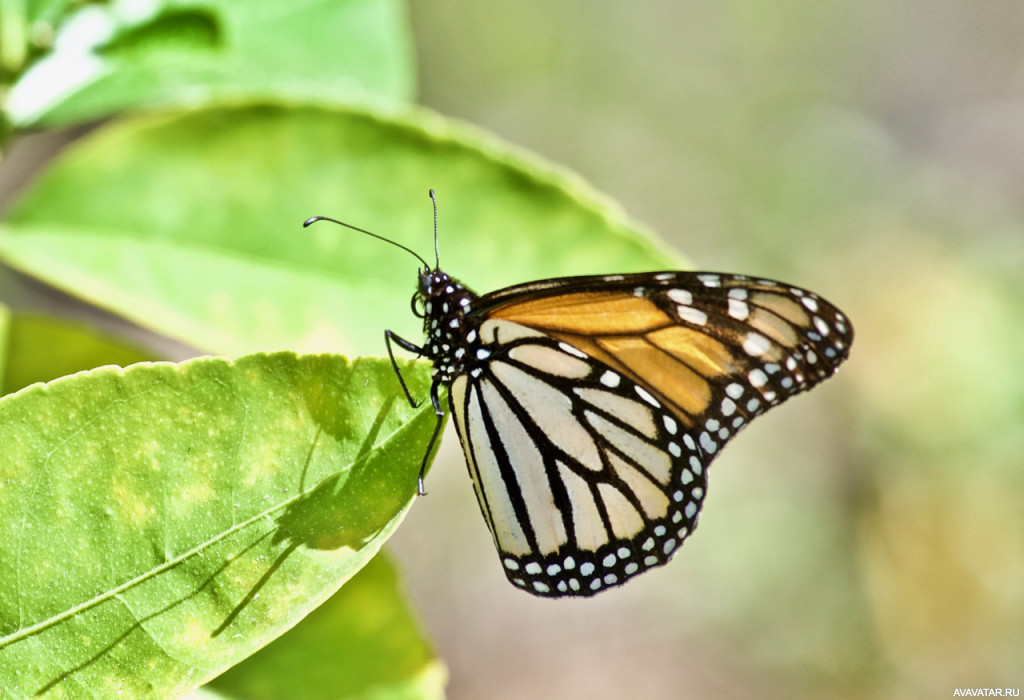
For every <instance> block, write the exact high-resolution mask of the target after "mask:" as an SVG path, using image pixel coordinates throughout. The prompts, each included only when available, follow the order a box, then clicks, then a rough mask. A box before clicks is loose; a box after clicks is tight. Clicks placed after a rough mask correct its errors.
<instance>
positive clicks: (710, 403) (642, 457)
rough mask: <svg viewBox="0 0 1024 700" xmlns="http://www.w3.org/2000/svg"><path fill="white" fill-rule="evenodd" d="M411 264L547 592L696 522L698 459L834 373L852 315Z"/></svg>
mask: <svg viewBox="0 0 1024 700" xmlns="http://www.w3.org/2000/svg"><path fill="white" fill-rule="evenodd" d="M430 197H431V200H432V201H433V202H434V244H435V264H434V265H433V266H431V265H430V264H429V263H427V262H426V261H425V260H424V259H423V258H422V257H420V256H419V255H418V254H416V253H415V252H414V251H412V250H411V249H409V248H406V247H405V246H402V245H401V244H399V243H396V242H394V241H390V240H389V239H386V238H383V237H382V236H378V235H377V234H373V233H370V232H369V231H365V230H363V229H359V228H357V227H354V226H351V225H349V224H344V223H342V222H339V221H335V220H334V219H327V217H313V218H311V219H309V220H307V221H306V224H305V225H309V224H311V223H313V222H314V221H317V220H321V219H327V220H330V221H334V222H335V223H341V224H342V225H344V226H347V227H349V228H353V229H355V230H358V231H361V232H362V233H367V234H369V235H371V236H374V237H375V238H380V239H381V240H385V241H387V242H389V243H392V244H393V245H395V246H397V247H399V248H403V249H404V250H406V251H408V252H410V253H412V254H413V255H414V256H416V257H417V258H418V259H419V261H420V262H421V263H422V265H423V267H422V268H421V269H420V270H419V283H418V288H417V291H416V293H415V295H414V296H413V312H414V313H415V314H416V315H417V316H420V317H421V318H422V319H423V329H424V333H425V336H426V339H425V341H424V343H423V345H416V344H415V343H412V342H410V341H408V340H405V339H404V338H401V337H399V336H397V335H396V334H394V333H392V332H391V331H385V339H386V344H387V348H388V355H389V357H390V358H391V362H392V365H393V366H394V368H395V372H396V374H397V375H398V379H399V382H400V383H401V386H402V388H403V390H404V391H405V394H406V397H407V398H408V400H409V402H410V404H412V405H413V406H417V405H418V404H417V402H416V401H415V400H414V398H413V397H412V395H411V394H410V393H409V390H408V388H407V387H406V384H405V381H404V380H403V379H402V375H401V373H400V372H399V371H398V366H397V364H396V363H395V356H394V352H393V349H392V344H395V345H398V346H399V347H400V348H402V349H404V350H407V351H409V352H411V353H414V354H416V355H418V356H421V357H424V358H427V359H429V360H430V361H431V362H433V380H432V384H431V387H430V400H431V403H432V405H433V408H434V412H435V414H436V415H437V423H436V424H435V428H434V433H433V436H432V438H431V442H430V446H429V447H428V449H427V453H426V455H425V456H424V462H423V466H422V468H421V471H420V482H419V487H420V488H419V490H420V493H421V494H422V493H424V489H423V473H424V471H425V469H426V466H427V465H426V461H427V456H429V454H430V451H431V449H432V448H433V445H434V443H435V442H436V441H437V439H438V437H439V435H440V431H441V427H442V425H443V419H444V415H445V409H444V407H443V406H442V403H441V399H440V389H441V388H442V387H444V388H446V389H447V393H448V412H449V413H450V414H451V415H452V417H453V419H454V422H455V427H456V430H457V432H458V435H459V439H460V441H461V442H462V448H463V452H464V453H465V457H466V463H467V466H468V469H469V475H470V477H471V479H472V482H473V488H474V490H475V492H476V497H477V501H478V502H479V505H480V511H481V513H482V514H483V517H484V520H485V521H486V522H487V526H488V528H489V529H490V531H491V535H492V536H493V538H494V544H495V546H496V547H497V550H498V553H499V557H500V560H501V566H502V568H503V569H504V572H505V574H506V576H507V577H508V579H509V580H510V581H511V582H512V583H513V584H514V585H516V586H517V587H519V588H521V589H523V590H526V591H528V592H530V593H532V594H534V595H538V596H544V597H561V596H591V595H594V594H596V593H598V592H600V591H603V590H606V589H609V588H612V587H614V586H618V585H621V584H622V583H624V582H626V581H627V580H629V579H631V578H632V577H634V576H637V575H639V574H641V573H643V572H644V571H646V570H648V569H650V568H652V567H655V566H659V565H661V564H664V563H666V562H667V561H668V560H669V559H670V558H671V557H672V555H673V553H674V552H675V551H676V550H677V549H678V548H679V546H680V545H681V544H682V543H683V542H684V541H685V540H686V538H687V537H689V536H690V534H691V533H692V532H693V530H694V528H695V527H696V526H697V519H698V516H699V514H700V510H701V505H702V504H703V502H704V498H705V496H706V494H707V472H708V466H709V465H710V464H711V462H712V461H713V460H714V458H715V457H716V456H717V455H718V454H719V453H720V452H721V450H722V448H723V447H724V446H725V444H726V443H727V442H728V441H729V440H731V439H732V438H733V436H735V435H736V433H737V432H738V431H739V430H740V429H742V428H743V427H744V426H746V425H747V424H748V423H749V422H750V421H751V420H752V419H754V418H756V417H757V416H759V415H761V414H762V413H764V412H765V411H767V410H768V409H770V408H772V407H773V406H777V405H779V404H780V403H782V402H783V401H785V400H786V399H788V398H789V397H791V396H793V395H794V394H798V393H800V392H802V391H806V390H808V389H810V388H811V387H813V386H815V385H816V384H818V383H819V382H821V381H823V380H825V379H827V378H828V377H830V376H832V374H833V373H834V372H835V371H836V369H837V368H838V367H839V365H840V364H841V363H842V362H843V361H844V360H845V359H846V357H847V356H848V354H849V350H850V344H851V343H852V341H853V328H852V326H851V324H850V322H849V320H848V319H847V317H846V316H845V315H844V314H843V313H842V312H841V311H840V310H839V309H837V308H836V307H835V306H833V305H832V304H830V303H829V302H827V301H826V300H824V299H823V298H822V297H820V296H818V295H817V294H814V293H812V292H809V291H807V290H805V289H802V288H800V287H795V286H792V285H788V284H783V283H781V282H776V281H774V280H768V279H760V278H754V277H747V276H745V275H736V274H723V273H715V272H679V271H669V272H648V273H640V274H621V275H593V276H582V277H560V278H555V279H546V280H539V281H535V282H527V283H525V284H519V285H515V286H512V287H507V288H505V289H499V290H497V291H494V292H490V293H489V294H484V295H482V296H480V295H477V294H476V293H474V292H473V291H471V290H470V289H468V288H467V287H466V286H465V285H463V284H462V283H460V282H459V281H458V280H457V279H455V278H453V277H451V276H450V275H449V274H447V273H446V272H444V271H442V270H441V269H440V264H439V262H437V260H439V256H438V255H437V200H436V198H435V196H434V192H433V190H431V191H430Z"/></svg>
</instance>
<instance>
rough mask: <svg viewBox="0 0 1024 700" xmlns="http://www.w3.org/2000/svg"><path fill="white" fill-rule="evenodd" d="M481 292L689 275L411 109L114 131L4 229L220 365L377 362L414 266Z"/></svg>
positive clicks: (64, 273) (577, 190)
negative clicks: (435, 226) (538, 282)
mask: <svg viewBox="0 0 1024 700" xmlns="http://www.w3.org/2000/svg"><path fill="white" fill-rule="evenodd" d="M429 187H434V188H436V190H437V192H438V198H439V201H440V226H441V229H440V230H441V233H440V247H441V259H442V262H443V265H444V267H445V268H446V269H447V270H448V271H449V272H451V273H452V274H454V275H456V276H458V277H459V278H461V279H462V280H463V281H465V282H466V283H468V284H470V285H471V286H474V287H476V288H478V290H479V291H481V292H483V291H488V290H490V289H494V288H497V287H500V286H504V285H507V284H512V283H516V282H523V281H527V280H529V279H536V278H538V277H542V276H548V275H565V274H582V273H598V272H630V271H638V270H644V269H652V268H660V267H665V266H676V265H678V258H676V257H674V256H672V255H670V254H668V253H666V252H664V250H663V249H661V248H659V247H658V246H656V245H655V244H654V243H652V241H651V238H650V237H649V236H648V235H647V234H646V232H645V231H644V230H643V229H642V228H641V227H640V226H638V225H637V224H636V223H634V222H631V221H630V220H629V219H628V218H627V217H626V216H625V215H624V214H623V213H622V212H621V211H620V210H619V208H618V207H616V206H615V205H614V204H613V203H610V202H608V201H607V200H606V199H604V198H603V197H601V196H600V195H598V194H596V193H595V192H594V191H593V190H592V189H591V188H590V187H588V186H587V185H586V184H585V183H583V182H582V181H581V180H579V179H578V178H576V177H573V176H572V175H571V174H568V173H565V172H563V171H561V170H559V169H557V168H555V167H553V166H550V165H548V164H546V163H544V162H543V161H541V160H540V159H539V158H537V157H534V156H531V155H528V154H525V153H523V152H521V151H519V150H517V149H514V148H512V147H510V146H508V145H507V144H504V143H502V142H501V141H499V140H497V139H496V138H494V137H492V136H490V135H487V134H483V133H481V132H479V131H477V130H475V129H471V128H468V127H465V126H460V125H458V124H454V123H452V122H450V121H448V120H445V119H443V118H441V117H438V116H436V115H434V114H432V113H429V112H425V111H422V110H415V111H412V112H410V113H408V115H407V117H406V118H404V119H385V118H382V117H378V116H374V115H372V114H369V113H364V112H360V111H354V110H344V109H338V108H326V107H301V108H286V107H276V106H259V107H248V108H246V107H225V108H222V109H214V110H206V111H202V112H193V113H186V114H176V115H170V116H164V117H155V118H144V119H135V120H131V121H124V122H121V123H118V124H113V125H110V126H109V127H107V128H105V129H102V130H100V131H98V132H96V133H94V134H93V135H92V136H91V137H89V138H87V139H85V140H83V141H82V142H80V143H79V144H78V145H77V146H76V147H74V148H72V149H71V150H70V151H68V152H67V153H66V154H65V155H64V156H63V157H62V158H60V160H59V161H58V162H57V163H56V164H55V166H54V167H53V168H51V170H50V171H49V172H48V173H47V174H46V175H45V176H44V177H42V178H41V179H40V180H39V181H38V183H37V184H36V186H35V187H34V188H33V189H32V191H31V192H29V193H28V194H27V195H26V196H25V197H24V198H23V199H22V200H21V201H20V203H19V204H18V205H17V206H16V208H15V209H14V210H13V211H12V212H11V214H10V218H9V220H8V222H7V225H6V226H5V227H4V229H3V233H4V234H5V235H3V237H2V238H0V255H2V256H3V257H4V259H5V260H7V261H8V262H9V263H10V264H11V265H13V266H15V267H18V268H20V269H22V270H24V271H26V272H28V273H30V274H32V275H35V276H37V277H40V278H42V279H44V280H46V281H47V282H49V283H51V284H54V285H56V286H59V287H61V288H63V289H65V290H67V291H68V292H70V293H72V294H76V295H78V296H81V297H83V298H85V299H88V300H90V301H93V302H95V303H97V304H100V305H102V306H104V307H106V308H109V309H112V310H114V311H116V312H118V313H120V314H123V315H124V316H127V317H128V318H130V319H132V320H134V321H137V322H139V323H142V324H146V325H149V326H151V327H153V328H155V329H157V330H158V331H161V332H163V333H166V334H169V335H172V336H175V337H178V338H180V339H183V340H185V341H187V342H190V343H192V344H194V345H198V346H200V347H206V348H209V349H211V350H215V351H217V352H225V353H228V354H241V353H244V352H251V351H255V350H269V349H281V348H289V349H296V350H303V351H311V350H322V349H328V350H338V349H343V350H344V351H345V352H346V353H349V354H366V353H371V352H374V353H379V352H381V349H382V338H381V335H382V331H383V329H384V328H385V327H390V328H393V329H395V330H398V331H400V332H402V333H403V334H406V335H407V336H408V337H410V338H416V337H417V336H418V334H419V333H420V332H421V329H420V328H419V327H418V324H417V322H416V321H415V319H414V318H413V317H412V316H411V314H410V313H409V297H410V296H411V294H412V292H413V290H414V287H415V284H416V274H415V273H416V267H417V265H418V263H417V262H416V261H415V260H413V259H412V258H411V257H410V256H408V255H407V254H406V253H403V252H401V251H399V250H397V249H395V248H393V247H391V246H388V245H386V244H384V243H381V242H379V241H376V240H373V239H370V238H367V237H365V236H361V235H359V234H357V233H355V232H353V231H350V230H348V229H344V228H341V227H338V226H334V225H332V224H329V223H320V224H317V225H316V226H313V227H311V228H309V229H306V230H303V229H302V228H300V223H301V222H302V221H303V220H304V219H305V218H306V217H308V216H310V215H313V214H327V215H333V216H336V217H340V218H342V219H344V220H346V221H348V222H351V223H353V224H356V225H359V226H362V227H365V228H369V229H371V230H373V231H375V232H377V233H380V234H383V235H387V236H391V237H393V238H395V239H396V240H398V241H400V242H402V243H404V244H406V245H409V246H410V247H412V248H415V249H417V250H420V251H422V255H423V256H424V257H425V258H427V260H428V261H431V262H432V260H433V253H432V238H431V213H430V202H429V200H428V199H427V189H428V188H429Z"/></svg>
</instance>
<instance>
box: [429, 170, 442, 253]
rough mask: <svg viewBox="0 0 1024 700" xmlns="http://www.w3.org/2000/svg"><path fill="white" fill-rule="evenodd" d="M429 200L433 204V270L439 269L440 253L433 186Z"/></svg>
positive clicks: (435, 198)
mask: <svg viewBox="0 0 1024 700" xmlns="http://www.w3.org/2000/svg"><path fill="white" fill-rule="evenodd" d="M430 201H431V202H433V204H434V262H435V266H434V269H435V270H440V269H441V253H440V251H438V249H437V197H436V196H435V195H434V188H433V187H431V188H430Z"/></svg>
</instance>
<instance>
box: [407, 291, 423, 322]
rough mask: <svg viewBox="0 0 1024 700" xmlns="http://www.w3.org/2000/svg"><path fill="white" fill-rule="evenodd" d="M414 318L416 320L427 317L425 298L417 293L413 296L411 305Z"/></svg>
mask: <svg viewBox="0 0 1024 700" xmlns="http://www.w3.org/2000/svg"><path fill="white" fill-rule="evenodd" d="M410 305H411V306H412V313H413V316H415V317H416V318H425V317H426V315H427V312H426V309H425V308H424V303H423V296H422V295H421V294H420V293H419V292H416V293H415V294H413V295H412V300H411V304H410Z"/></svg>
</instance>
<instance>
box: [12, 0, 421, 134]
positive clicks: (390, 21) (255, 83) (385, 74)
mask: <svg viewBox="0 0 1024 700" xmlns="http://www.w3.org/2000/svg"><path fill="white" fill-rule="evenodd" d="M140 8H141V9H140ZM53 9H58V10H59V12H57V13H56V14H55V13H54V12H53V11H52V10H53ZM47 14H48V17H47V18H46V19H45V20H38V21H37V26H39V25H41V24H45V26H47V27H51V31H53V32H55V37H54V39H53V42H52V46H50V47H49V52H48V53H46V54H45V55H43V56H42V57H41V58H40V59H39V60H38V61H36V62H35V63H34V64H33V65H32V66H31V68H29V69H28V70H27V71H25V73H24V74H23V75H22V76H21V77H20V79H19V80H18V81H17V82H16V83H15V85H14V87H13V89H12V90H11V93H10V95H9V96H8V98H7V101H6V105H5V111H7V113H8V116H9V117H10V120H11V122H12V123H13V124H14V125H15V126H18V127H26V126H30V125H39V124H45V125H48V126H54V125H65V124H70V123H75V122H81V121H84V120H87V119H95V118H97V117H101V116H104V115H107V114H110V113H112V112H115V111H118V110H122V109H125V108H128V107H133V106H138V105H144V104H145V105H153V104H162V105H169V104H190V105H195V104H203V103H209V102H210V101H213V100H222V99H224V98H232V99H237V98H241V97H259V98H268V97H273V96H276V97H281V98H284V99H301V100H309V99H314V100H319V101H324V102H330V101H338V102H349V101H367V100H369V101H374V102H378V103H380V104H388V103H401V102H405V101H408V100H409V99H411V98H412V96H413V93H414V89H415V88H414V80H415V68H414V66H413V51H412V44H411V39H410V32H409V29H408V26H407V24H408V20H407V17H406V16H405V8H404V5H403V3H402V2H400V0H298V1H294V2H288V3H266V2H262V3H261V2H238V1H237V0H202V1H201V2H189V3H181V2H173V1H171V0H160V1H158V2H153V3H145V4H143V5H140V4H139V3H89V4H86V5H84V6H82V7H79V8H76V9H74V10H72V11H70V12H68V11H67V8H65V7H58V8H51V11H50V12H48V13H47ZM16 26H20V25H16ZM12 60H13V59H12Z"/></svg>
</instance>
